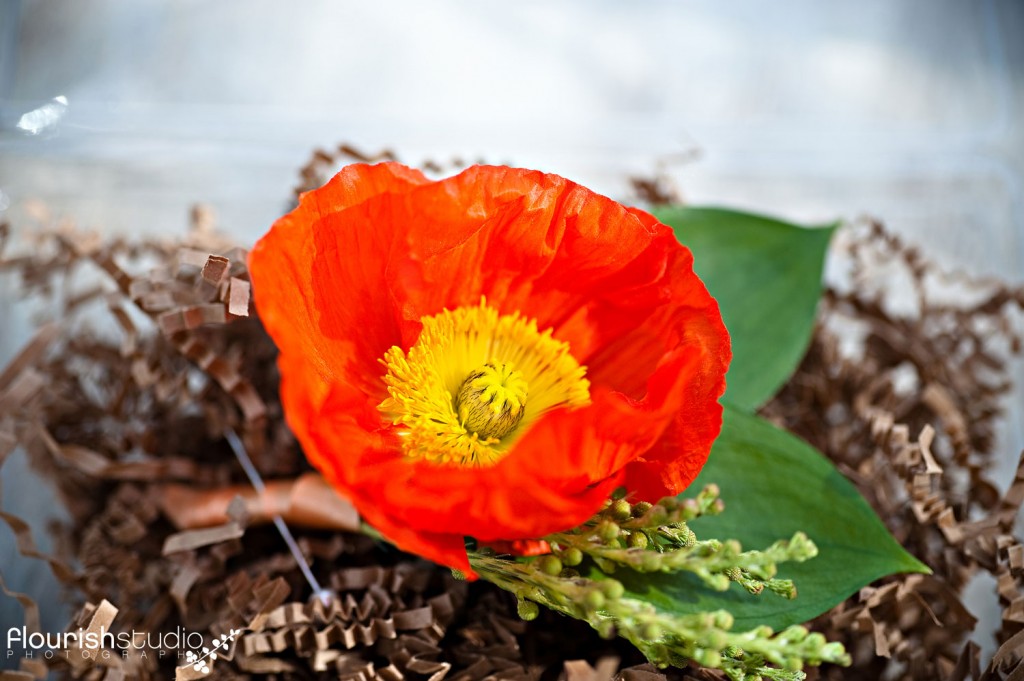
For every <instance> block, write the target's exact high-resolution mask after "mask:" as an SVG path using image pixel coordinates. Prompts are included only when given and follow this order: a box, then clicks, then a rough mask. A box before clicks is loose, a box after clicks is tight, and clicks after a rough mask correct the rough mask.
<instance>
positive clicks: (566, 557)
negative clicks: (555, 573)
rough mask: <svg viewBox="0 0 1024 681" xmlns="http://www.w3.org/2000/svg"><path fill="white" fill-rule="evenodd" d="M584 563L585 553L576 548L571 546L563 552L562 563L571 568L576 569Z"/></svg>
mask: <svg viewBox="0 0 1024 681" xmlns="http://www.w3.org/2000/svg"><path fill="white" fill-rule="evenodd" d="M582 562H583V552H582V551H580V550H579V549H578V548H576V547H575V546H570V547H569V548H567V549H566V550H565V551H562V563H564V564H565V565H569V566H570V567H576V566H577V565H579V564H580V563H582Z"/></svg>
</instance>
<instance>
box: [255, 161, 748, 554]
mask: <svg viewBox="0 0 1024 681" xmlns="http://www.w3.org/2000/svg"><path fill="white" fill-rule="evenodd" d="M339 177H340V178H341V179H338V178H336V179H335V180H333V181H332V182H331V183H329V184H328V185H327V186H325V187H324V188H321V189H319V190H316V191H315V192H312V193H311V194H309V195H306V196H305V197H303V200H302V202H301V203H300V207H299V209H297V210H296V211H295V212H293V213H292V214H290V215H289V216H286V217H285V218H282V220H280V221H279V222H278V223H277V224H276V225H275V226H274V228H273V229H272V230H271V232H270V234H269V235H268V236H267V237H264V239H263V240H261V242H260V244H258V245H257V247H256V249H254V251H253V255H252V257H251V260H250V269H251V272H252V276H253V281H254V284H255V291H256V302H257V306H258V309H259V312H260V315H261V317H263V319H264V321H265V323H266V324H267V328H268V330H269V331H270V333H271V335H272V336H274V338H275V340H276V341H277V343H278V345H279V347H280V348H281V351H282V357H281V360H280V363H281V372H282V376H283V384H282V402H283V404H284V406H285V409H286V413H287V414H288V419H289V424H290V425H291V427H292V428H293V430H294V431H295V433H296V435H297V436H298V438H299V440H300V441H301V442H302V444H303V447H304V449H305V451H306V453H307V456H308V457H309V459H310V461H312V462H313V464H314V465H315V466H317V467H318V468H319V469H320V470H322V471H323V472H324V474H325V476H326V477H327V478H328V479H329V480H331V482H332V483H333V484H334V485H335V486H336V487H337V488H338V489H339V491H341V492H342V493H343V494H345V495H346V496H348V497H350V498H351V500H352V501H353V503H354V504H355V505H356V507H357V508H359V509H360V511H361V512H362V513H363V515H364V516H365V517H366V518H367V519H368V520H369V521H370V522H371V523H372V524H374V525H375V526H376V527H378V529H380V530H381V531H382V532H383V533H384V534H385V536H387V537H389V539H391V540H393V541H395V542H396V543H397V544H398V545H399V546H400V547H401V548H404V549H406V550H410V551H413V552H416V553H419V554H421V555H424V556H426V557H429V558H432V559H434V560H437V561H439V562H443V563H445V564H448V565H452V566H455V567H459V568H460V569H463V570H466V569H468V565H466V558H465V550H464V549H463V547H462V537H463V536H464V535H470V536H474V537H476V538H478V539H481V540H484V541H495V540H517V539H531V538H538V537H542V536H543V535H545V534H547V533H550V532H553V531H557V530H561V529H566V528H568V527H572V526H574V525H577V524H579V523H581V522H583V521H584V520H586V519H588V518H589V517H590V516H591V515H592V514H593V513H594V512H595V511H596V510H597V509H598V508H599V507H600V505H601V503H602V502H603V500H604V499H605V498H607V496H608V494H609V492H610V491H611V490H612V489H614V487H616V486H617V485H619V484H622V483H623V482H625V484H626V485H627V487H629V488H630V490H631V491H633V492H635V493H636V494H637V495H638V496H639V497H640V498H651V499H653V498H656V497H657V496H660V495H661V494H662V493H675V492H678V491H679V490H681V489H682V488H683V487H685V485H686V484H688V483H689V482H690V481H692V479H693V477H695V476H696V473H697V472H699V470H700V467H701V466H702V465H703V463H704V460H705V459H706V457H707V454H708V451H709V450H710V446H711V443H712V441H713V440H714V437H715V436H716V435H717V432H718V430H719V428H720V424H721V407H720V406H719V405H718V404H717V399H718V397H719V396H720V395H721V393H722V392H723V391H724V387H725V382H724V375H725V370H726V368H727V365H728V361H729V342H728V336H727V334H726V332H725V328H724V326H723V325H722V322H721V317H720V315H719V313H718V308H717V304H716V303H715V301H714V300H713V299H712V298H711V297H710V296H709V295H708V293H707V290H706V289H705V288H704V286H703V284H702V283H701V282H700V280H699V279H697V277H696V275H694V273H693V271H692V257H691V256H690V253H689V251H688V250H687V249H685V248H684V247H682V246H680V245H679V243H678V242H677V241H676V240H675V238H674V236H673V235H672V232H671V230H670V229H669V228H668V227H666V226H664V225H661V224H659V223H658V222H657V221H656V220H655V219H654V218H653V217H652V216H650V215H649V214H647V213H644V212H643V211H639V210H636V209H627V208H624V207H622V206H620V205H619V204H617V203H615V202H613V201H611V200H610V199H607V198H605V197H603V196H600V195H597V194H594V193H593V192H591V191H589V190H587V189H585V188H583V187H580V186H579V185H576V184H574V183H572V182H569V181H568V180H565V179H563V178H560V177H557V176H553V175H546V174H543V173H538V172H535V171H525V170H518V169H511V168H496V167H474V168H470V169H467V170H466V171H465V172H463V173H461V174H459V175H457V176H455V177H452V178H447V179H445V180H441V181H439V182H429V181H427V180H426V179H425V178H423V176H422V175H419V174H418V173H415V172H414V171H409V170H408V169H405V168H403V167H401V166H397V165H395V164H382V165H380V166H350V167H349V168H347V169H346V170H345V171H343V175H340V176H339ZM364 178H365V180H366V182H365V183H364V182H363V179H364ZM324 207H329V208H327V209H324ZM481 296H486V297H487V300H488V304H490V305H491V306H493V307H495V308H497V309H498V310H499V311H500V312H502V313H506V314H507V313H512V312H519V313H520V314H522V315H524V316H526V317H529V318H533V319H536V320H537V322H538V325H539V327H540V328H541V329H544V328H548V327H551V328H553V329H554V335H555V337H557V338H559V339H561V340H565V341H567V342H568V343H569V344H570V347H571V350H572V352H573V354H574V355H575V356H576V357H577V359H579V360H581V361H582V362H583V363H585V364H586V365H587V370H588V378H589V379H590V380H591V384H592V404H591V405H590V406H588V407H584V408H581V409H577V410H564V409H563V410H556V411H554V412H551V413H549V414H547V415H545V416H544V417H542V418H541V419H540V420H539V421H538V422H536V423H535V424H533V426H532V427H531V429H530V430H529V431H528V432H526V433H525V434H524V435H522V436H521V437H520V438H519V439H518V440H517V442H516V444H515V446H514V447H513V449H512V450H511V451H510V452H509V453H508V454H507V455H506V456H505V458H503V459H502V460H501V461H500V462H498V463H497V464H496V465H494V466H491V467H485V468H466V467H458V466H439V465H435V464H430V463H426V462H423V461H413V460H410V459H408V458H407V457H406V456H405V455H404V453H403V452H402V450H401V444H400V441H399V439H398V438H397V437H396V436H395V435H394V433H393V430H392V428H391V426H390V425H389V424H387V423H385V422H384V421H383V420H382V419H381V416H380V414H379V412H378V411H377V409H376V405H377V404H378V403H379V402H380V400H381V399H382V397H383V395H384V386H383V382H382V380H381V377H382V374H383V369H382V366H381V365H380V363H379V361H378V360H379V359H380V357H381V356H383V354H384V352H385V351H386V350H387V349H388V348H389V347H391V346H392V345H398V346H399V347H401V348H403V349H408V348H409V347H410V346H411V345H412V344H413V343H414V342H415V341H416V338H417V336H418V334H419V331H420V329H421V328H422V327H421V323H420V319H421V318H422V317H424V316H428V315H435V314H437V313H439V312H441V311H442V310H443V309H454V308H456V307H460V306H469V305H476V304H478V303H479V301H480V298H481Z"/></svg>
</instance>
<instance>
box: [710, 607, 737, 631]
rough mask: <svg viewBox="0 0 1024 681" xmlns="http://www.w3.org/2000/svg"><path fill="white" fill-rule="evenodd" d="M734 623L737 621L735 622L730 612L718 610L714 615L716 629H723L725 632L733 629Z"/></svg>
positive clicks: (713, 621)
mask: <svg viewBox="0 0 1024 681" xmlns="http://www.w3.org/2000/svg"><path fill="white" fill-rule="evenodd" d="M734 622H735V620H733V617H732V613H731V612H729V611H728V610H716V611H715V613H714V619H713V620H712V623H713V624H714V625H715V627H716V628H718V629H723V630H725V631H728V630H729V629H732V625H733V624H734Z"/></svg>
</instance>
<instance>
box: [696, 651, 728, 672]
mask: <svg viewBox="0 0 1024 681" xmlns="http://www.w3.org/2000/svg"><path fill="white" fill-rule="evenodd" d="M693 659H694V660H696V661H697V662H699V663H700V664H702V665H704V666H705V667H712V668H718V667H720V666H721V665H722V656H721V655H720V654H719V652H718V651H717V650H705V649H703V648H697V649H696V650H695V651H693Z"/></svg>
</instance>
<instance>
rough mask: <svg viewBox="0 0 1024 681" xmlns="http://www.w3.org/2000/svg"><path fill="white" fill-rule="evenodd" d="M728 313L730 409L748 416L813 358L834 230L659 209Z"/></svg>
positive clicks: (708, 211) (710, 211)
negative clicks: (824, 273)
mask: <svg viewBox="0 0 1024 681" xmlns="http://www.w3.org/2000/svg"><path fill="white" fill-rule="evenodd" d="M654 215H655V216H656V217H657V218H658V219H659V220H661V221H662V222H664V223H665V224H667V225H669V226H671V227H672V228H673V229H674V230H675V232H676V236H677V237H678V238H679V241H680V242H682V243H683V244H684V245H686V246H687V247H689V248H690V250H692V251H693V255H694V270H695V271H696V272H697V274H698V276H700V278H701V279H703V280H704V283H705V284H706V285H707V287H708V290H709V291H710V292H711V295H713V296H714V297H715V298H716V299H717V300H718V304H719V307H720V308H721V310H722V318H723V319H724V320H725V325H726V327H727V328H728V329H729V334H730V336H731V337H732V349H733V359H732V365H731V366H730V368H729V374H728V376H727V379H726V380H727V383H728V389H727V391H726V394H725V397H724V398H723V402H724V403H727V404H732V405H734V406H736V407H739V408H741V409H745V410H748V411H751V410H754V409H756V408H757V407H759V406H761V405H762V404H763V403H764V402H765V401H766V400H768V398H770V397H771V396H772V395H774V394H775V392H776V391H777V390H778V389H779V388H780V387H781V386H782V384H783V383H785V382H786V380H787V379H789V377H790V375H791V374H792V373H793V371H794V370H795V369H796V367H797V364H798V363H799V362H800V359H801V358H802V357H803V355H804V353H805V352H806V351H807V345H808V343H810V339H811V332H812V330H813V327H814V317H815V309H816V307H817V304H818V299H819V298H820V297H821V290H822V285H821V275H822V268H823V267H824V261H825V251H826V249H827V248H828V243H829V239H831V237H832V233H833V231H834V228H835V225H831V226H828V227H822V228H817V229H807V228H803V227H798V226H796V225H792V224H788V223H785V222H780V221H778V220H773V219H771V218H766V217H762V216H758V215H751V214H749V213H740V212H736V211H732V210H725V209H720V208H689V207H686V208H680V207H671V208H660V209H657V210H655V211H654Z"/></svg>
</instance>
